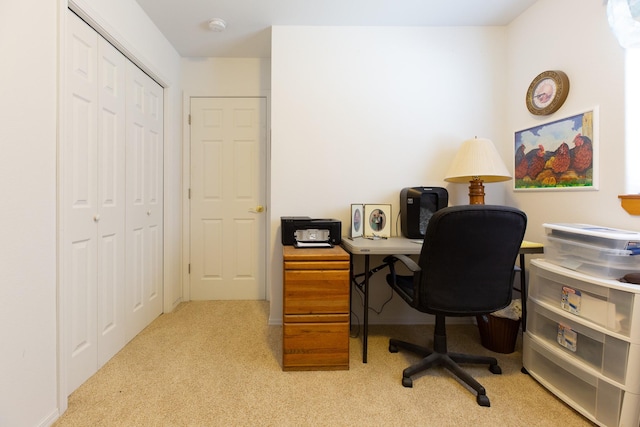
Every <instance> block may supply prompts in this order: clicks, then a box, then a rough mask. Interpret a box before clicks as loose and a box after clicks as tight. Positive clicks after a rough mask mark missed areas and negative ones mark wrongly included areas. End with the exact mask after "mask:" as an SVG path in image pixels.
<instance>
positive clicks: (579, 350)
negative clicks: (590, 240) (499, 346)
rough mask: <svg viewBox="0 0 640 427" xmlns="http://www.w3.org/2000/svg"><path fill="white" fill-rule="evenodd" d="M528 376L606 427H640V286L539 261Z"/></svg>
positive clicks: (526, 352)
mask: <svg viewBox="0 0 640 427" xmlns="http://www.w3.org/2000/svg"><path fill="white" fill-rule="evenodd" d="M530 272H531V277H530V282H529V307H530V308H529V310H527V331H526V332H525V335H524V341H523V342H524V345H523V356H524V368H525V369H526V370H527V371H528V372H529V373H530V374H531V376H532V377H533V378H535V379H536V380H538V381H539V382H540V383H541V384H542V385H543V386H545V387H547V388H548V389H549V390H550V391H551V392H553V393H554V394H556V395H557V396H558V397H559V398H560V399H562V400H564V401H565V402H566V403H567V404H569V405H571V406H572V407H573V408H574V409H576V410H577V411H579V412H580V413H582V414H583V415H585V416H586V417H587V418H589V419H590V420H591V421H593V422H595V423H597V424H599V425H601V426H616V427H622V426H633V427H637V426H639V425H640V306H639V305H640V286H637V285H630V284H626V283H621V282H618V281H617V280H609V279H601V278H598V277H594V276H589V275H586V274H583V273H580V272H577V271H574V270H570V269H566V268H563V267H560V266H558V265H556V264H553V263H550V262H548V261H546V260H543V259H536V260H532V261H531V268H530Z"/></svg>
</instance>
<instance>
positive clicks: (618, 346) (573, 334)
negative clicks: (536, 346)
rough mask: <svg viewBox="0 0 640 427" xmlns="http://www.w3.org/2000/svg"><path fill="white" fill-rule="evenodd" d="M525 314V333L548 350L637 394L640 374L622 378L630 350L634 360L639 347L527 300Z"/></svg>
mask: <svg viewBox="0 0 640 427" xmlns="http://www.w3.org/2000/svg"><path fill="white" fill-rule="evenodd" d="M530 301H531V302H530V305H529V310H527V316H528V319H527V330H528V331H529V332H531V334H532V335H533V336H535V337H536V338H538V339H540V340H542V341H544V342H545V343H546V344H548V345H549V346H550V347H554V348H557V349H560V350H561V351H563V352H564V353H566V354H568V355H569V356H570V357H574V358H575V359H576V360H579V361H580V362H583V363H585V364H586V365H589V366H590V367H592V368H594V369H596V370H597V371H598V372H600V373H601V374H602V375H604V376H606V377H607V378H611V379H612V380H614V381H617V382H619V383H621V384H625V385H626V386H627V390H631V391H633V392H635V393H640V373H638V372H633V373H632V374H633V375H631V377H630V378H628V379H627V378H626V375H627V364H628V361H629V357H630V350H631V349H632V350H633V354H634V355H635V357H636V358H638V350H639V348H638V347H639V346H638V345H637V344H630V343H629V342H628V341H623V340H621V339H618V338H615V337H613V336H611V335H607V334H605V333H603V332H600V331H598V330H595V329H593V328H590V327H589V326H586V325H583V324H581V323H578V322H577V320H579V319H578V318H575V317H574V316H572V317H574V318H573V319H570V318H566V317H565V314H563V313H561V312H557V311H554V310H551V309H548V308H545V307H544V306H542V305H540V304H538V303H537V302H536V301H535V300H530Z"/></svg>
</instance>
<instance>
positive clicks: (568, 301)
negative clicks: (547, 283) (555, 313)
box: [560, 286, 582, 314]
mask: <svg viewBox="0 0 640 427" xmlns="http://www.w3.org/2000/svg"><path fill="white" fill-rule="evenodd" d="M581 302H582V294H581V293H580V291H578V290H576V289H571V288H570V287H568V286H563V287H562V300H561V301H560V307H562V309H564V310H567V311H568V312H569V313H573V314H580V305H581Z"/></svg>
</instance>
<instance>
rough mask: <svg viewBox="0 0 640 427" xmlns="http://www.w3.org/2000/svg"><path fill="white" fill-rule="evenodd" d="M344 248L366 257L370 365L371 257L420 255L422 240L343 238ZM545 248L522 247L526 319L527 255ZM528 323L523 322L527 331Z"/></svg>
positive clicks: (364, 351)
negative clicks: (525, 257)
mask: <svg viewBox="0 0 640 427" xmlns="http://www.w3.org/2000/svg"><path fill="white" fill-rule="evenodd" d="M342 247H343V248H344V249H345V250H346V251H347V252H349V254H350V255H351V257H353V255H364V283H363V286H362V293H363V294H364V314H363V326H362V330H363V332H362V363H367V344H368V343H367V341H368V336H369V278H370V277H371V274H372V272H371V267H370V265H369V257H370V255H394V254H403V255H418V254H420V251H421V250H422V240H417V239H407V238H406V237H390V238H388V239H380V240H371V239H366V238H356V239H350V238H348V237H344V238H343V239H342ZM543 251H544V246H543V245H542V244H540V243H533V242H528V241H523V242H522V245H521V246H520V269H521V272H520V286H521V288H520V292H521V300H522V313H523V319H524V317H525V315H526V295H527V283H526V276H525V263H524V261H525V259H524V256H525V255H526V254H540V253H543ZM350 270H351V283H354V281H355V280H354V277H355V274H354V269H353V258H352V259H351V269H350ZM524 328H525V323H524V320H523V322H522V329H523V330H524Z"/></svg>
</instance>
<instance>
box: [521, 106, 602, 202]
mask: <svg viewBox="0 0 640 427" xmlns="http://www.w3.org/2000/svg"><path fill="white" fill-rule="evenodd" d="M597 136H598V111H597V108H592V109H590V110H588V111H584V112H582V113H579V114H576V115H573V116H570V117H566V118H563V119H559V120H555V121H552V122H547V123H544V124H541V125H537V126H535V127H532V128H529V129H524V130H521V131H517V132H515V145H514V150H515V152H514V153H515V154H514V166H513V167H514V174H513V176H514V180H513V183H514V189H515V190H597V189H598V137H597Z"/></svg>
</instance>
